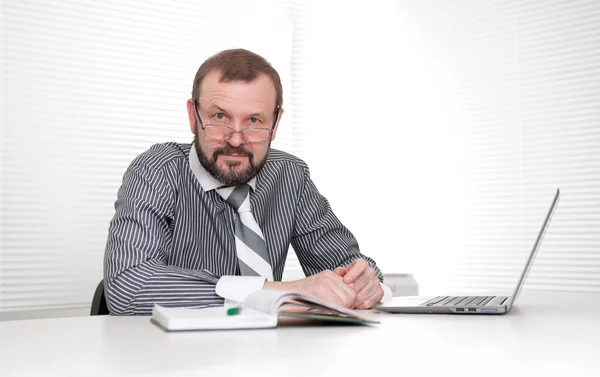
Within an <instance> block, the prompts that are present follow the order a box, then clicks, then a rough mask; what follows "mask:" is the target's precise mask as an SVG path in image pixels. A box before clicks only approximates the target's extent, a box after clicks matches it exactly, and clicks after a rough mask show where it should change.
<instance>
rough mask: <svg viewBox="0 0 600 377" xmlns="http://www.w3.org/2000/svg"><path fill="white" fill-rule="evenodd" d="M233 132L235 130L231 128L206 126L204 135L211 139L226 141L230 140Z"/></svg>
mask: <svg viewBox="0 0 600 377" xmlns="http://www.w3.org/2000/svg"><path fill="white" fill-rule="evenodd" d="M231 131H233V130H232V129H231V128H229V127H223V126H213V125H210V124H207V125H206V126H204V134H205V135H206V137H210V138H211V139H217V140H225V139H227V138H229V134H230V133H231Z"/></svg>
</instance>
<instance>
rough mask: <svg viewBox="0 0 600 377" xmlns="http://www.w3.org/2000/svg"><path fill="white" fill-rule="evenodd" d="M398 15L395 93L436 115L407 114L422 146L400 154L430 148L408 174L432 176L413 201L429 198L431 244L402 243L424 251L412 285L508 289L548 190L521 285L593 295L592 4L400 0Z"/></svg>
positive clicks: (597, 205) (599, 188) (598, 27)
mask: <svg viewBox="0 0 600 377" xmlns="http://www.w3.org/2000/svg"><path fill="white" fill-rule="evenodd" d="M397 10H398V27H399V31H398V38H399V59H400V61H403V62H404V63H402V64H404V65H403V66H401V67H400V74H399V79H400V85H402V84H406V85H407V87H408V89H401V92H402V93H406V91H408V90H414V91H415V92H417V95H415V96H414V99H413V101H414V102H412V103H411V102H410V100H409V105H414V106H415V107H417V108H422V107H423V105H424V104H426V107H427V108H429V109H431V110H432V113H436V114H435V115H431V114H423V113H421V114H416V113H414V112H413V113H410V115H409V118H410V119H412V120H414V121H415V122H413V123H412V125H413V126H414V128H412V130H415V129H418V128H421V131H416V133H417V134H419V135H421V136H422V137H423V139H422V140H423V141H426V142H427V143H428V145H425V144H423V145H421V146H422V147H423V150H422V151H416V150H413V151H414V152H415V153H417V154H419V155H421V156H424V155H425V154H428V153H431V155H432V156H436V157H435V159H436V160H435V162H430V163H431V165H426V166H421V167H420V168H422V169H424V170H427V168H431V170H428V171H430V172H431V174H432V175H436V174H438V175H440V176H443V177H444V178H445V179H444V180H443V181H442V182H440V181H438V182H436V183H437V184H438V186H437V187H436V189H434V190H432V189H431V188H428V189H426V193H432V192H433V193H435V194H436V195H435V196H434V195H432V196H428V197H427V198H422V200H423V201H432V202H435V203H436V205H439V206H436V208H435V209H431V210H430V211H427V215H428V220H429V222H428V223H429V225H430V227H428V230H427V233H428V234H429V235H430V237H431V238H430V239H426V241H425V242H422V243H421V244H420V245H419V246H417V247H416V249H415V248H413V249H411V250H405V251H404V252H405V253H409V252H412V253H420V254H421V255H423V257H422V258H421V259H418V260H417V262H414V264H413V266H414V267H415V271H414V272H416V274H417V278H418V280H419V283H421V285H422V287H423V288H424V292H433V291H434V290H437V291H438V292H439V290H440V289H441V288H443V289H448V287H452V288H454V289H460V290H467V291H468V290H474V289H478V290H479V289H490V290H509V289H511V288H513V287H514V285H515V284H516V281H517V279H518V276H519V274H520V272H521V271H522V268H523V265H524V263H525V260H526V257H527V254H528V253H529V251H530V250H531V247H532V245H533V242H534V239H535V236H536V234H537V232H538V231H539V229H540V227H541V224H542V220H543V218H544V215H545V213H546V211H547V209H548V207H549V205H550V202H551V199H552V195H553V193H554V191H555V189H556V188H560V189H561V200H560V202H559V205H558V207H557V210H556V212H555V214H554V218H553V220H552V222H551V225H550V228H549V229H548V232H547V234H546V236H545V239H544V241H543V244H542V246H541V249H540V252H539V254H538V257H537V259H536V262H535V264H534V266H533V268H532V270H531V273H530V275H529V278H528V282H527V287H529V288H536V289H548V290H566V291H588V292H599V291H600V233H599V230H600V107H599V106H598V99H599V98H600V65H598V61H599V58H600V3H598V2H597V1H585V0H577V1H569V2H565V1H453V2H445V1H433V2H420V1H411V0H399V1H397ZM405 90H406V91H405ZM423 92H426V95H423V96H420V95H419V94H420V93H423ZM419 105H420V106H419ZM408 111H409V112H410V111H411V110H410V109H409V110H408ZM413 142H414V138H413ZM417 161H418V159H417ZM430 161H431V160H430ZM408 178H409V179H410V178H411V177H408ZM413 178H414V176H413ZM429 183H431V184H433V183H434V181H433V180H429V181H428V180H427V179H421V180H420V182H419V184H424V185H425V186H427V184H429ZM405 194H408V192H406V190H405ZM410 194H414V192H410ZM421 196H422V194H421ZM415 210H416V209H415ZM422 212H423V208H421V213H422ZM411 215H412V216H416V217H419V216H421V215H420V214H416V211H415V212H410V211H409V212H408V213H407V214H405V215H404V216H405V218H408V217H409V216H411ZM436 218H437V219H438V220H436ZM439 219H442V220H439ZM431 225H433V226H431ZM448 230H450V232H448ZM432 238H437V239H435V240H432ZM405 245H406V244H405ZM413 245H414V243H413ZM410 258H411V257H408V256H403V257H401V258H400V259H401V260H409V259H410Z"/></svg>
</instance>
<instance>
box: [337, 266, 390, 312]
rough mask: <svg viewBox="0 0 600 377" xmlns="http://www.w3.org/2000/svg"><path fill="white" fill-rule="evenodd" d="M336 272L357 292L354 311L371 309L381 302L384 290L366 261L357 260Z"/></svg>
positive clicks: (353, 306)
mask: <svg viewBox="0 0 600 377" xmlns="http://www.w3.org/2000/svg"><path fill="white" fill-rule="evenodd" d="M335 272H336V273H337V274H338V275H340V276H343V277H344V283H346V284H348V285H350V286H351V287H352V288H353V289H354V291H355V292H356V298H355V299H354V305H352V308H354V309H369V308H371V307H372V306H373V305H375V304H377V303H378V302H379V301H381V298H382V297H383V289H382V288H381V284H380V283H379V279H378V278H377V273H376V272H375V270H374V269H373V268H371V267H370V266H369V264H368V263H367V261H365V260H364V259H357V260H355V261H354V262H352V263H351V264H350V265H348V266H347V267H338V268H336V269H335Z"/></svg>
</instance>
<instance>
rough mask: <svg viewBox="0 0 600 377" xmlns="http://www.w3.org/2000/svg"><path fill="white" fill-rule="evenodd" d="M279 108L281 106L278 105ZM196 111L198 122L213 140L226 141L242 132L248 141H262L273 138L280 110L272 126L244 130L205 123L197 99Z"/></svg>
mask: <svg viewBox="0 0 600 377" xmlns="http://www.w3.org/2000/svg"><path fill="white" fill-rule="evenodd" d="M277 110H279V107H277ZM194 111H195V112H196V119H198V124H199V125H200V128H202V131H204V135H205V136H206V137H207V138H209V139H213V140H220V141H226V140H229V139H231V137H232V136H233V134H234V133H240V134H241V135H242V137H243V138H244V140H245V141H246V142H248V143H260V142H263V141H267V140H269V139H270V138H271V134H272V133H273V130H274V129H275V125H277V118H278V116H279V111H277V114H276V115H275V121H274V122H273V127H272V128H252V127H250V128H244V129H243V130H240V131H236V130H234V129H233V128H231V127H228V126H219V125H216V124H206V125H204V124H203V123H202V121H201V120H200V114H198V107H197V105H196V101H194Z"/></svg>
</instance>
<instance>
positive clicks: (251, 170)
mask: <svg viewBox="0 0 600 377" xmlns="http://www.w3.org/2000/svg"><path fill="white" fill-rule="evenodd" d="M199 131H200V130H196V135H194V148H196V153H197V154H198V160H200V165H202V167H204V169H206V171H207V172H209V173H210V175H212V176H213V177H215V178H216V179H218V180H219V181H221V182H223V184H225V185H227V186H238V185H241V184H244V183H248V181H250V180H251V179H252V178H254V177H255V176H256V175H257V174H258V173H259V172H260V171H261V169H262V168H263V166H264V165H265V163H266V162H267V156H265V157H264V158H263V159H262V160H261V161H255V159H254V154H253V153H252V152H250V151H247V150H246V149H244V147H243V146H241V145H240V146H239V147H232V146H231V145H229V144H225V146H224V147H222V148H218V149H215V151H214V152H213V153H212V156H211V157H210V158H209V156H207V155H206V154H205V153H204V151H203V150H202V148H201V147H200V142H199V140H198V132H199ZM270 147H271V140H269V145H268V147H267V150H268V149H269V148H270ZM234 153H235V154H238V155H242V156H246V157H248V167H247V168H245V169H236V168H237V167H239V166H240V165H242V163H241V162H240V161H227V162H226V164H227V166H228V167H229V169H228V170H222V169H219V167H218V166H217V158H218V157H219V155H220V154H234ZM267 154H268V153H267Z"/></svg>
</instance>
